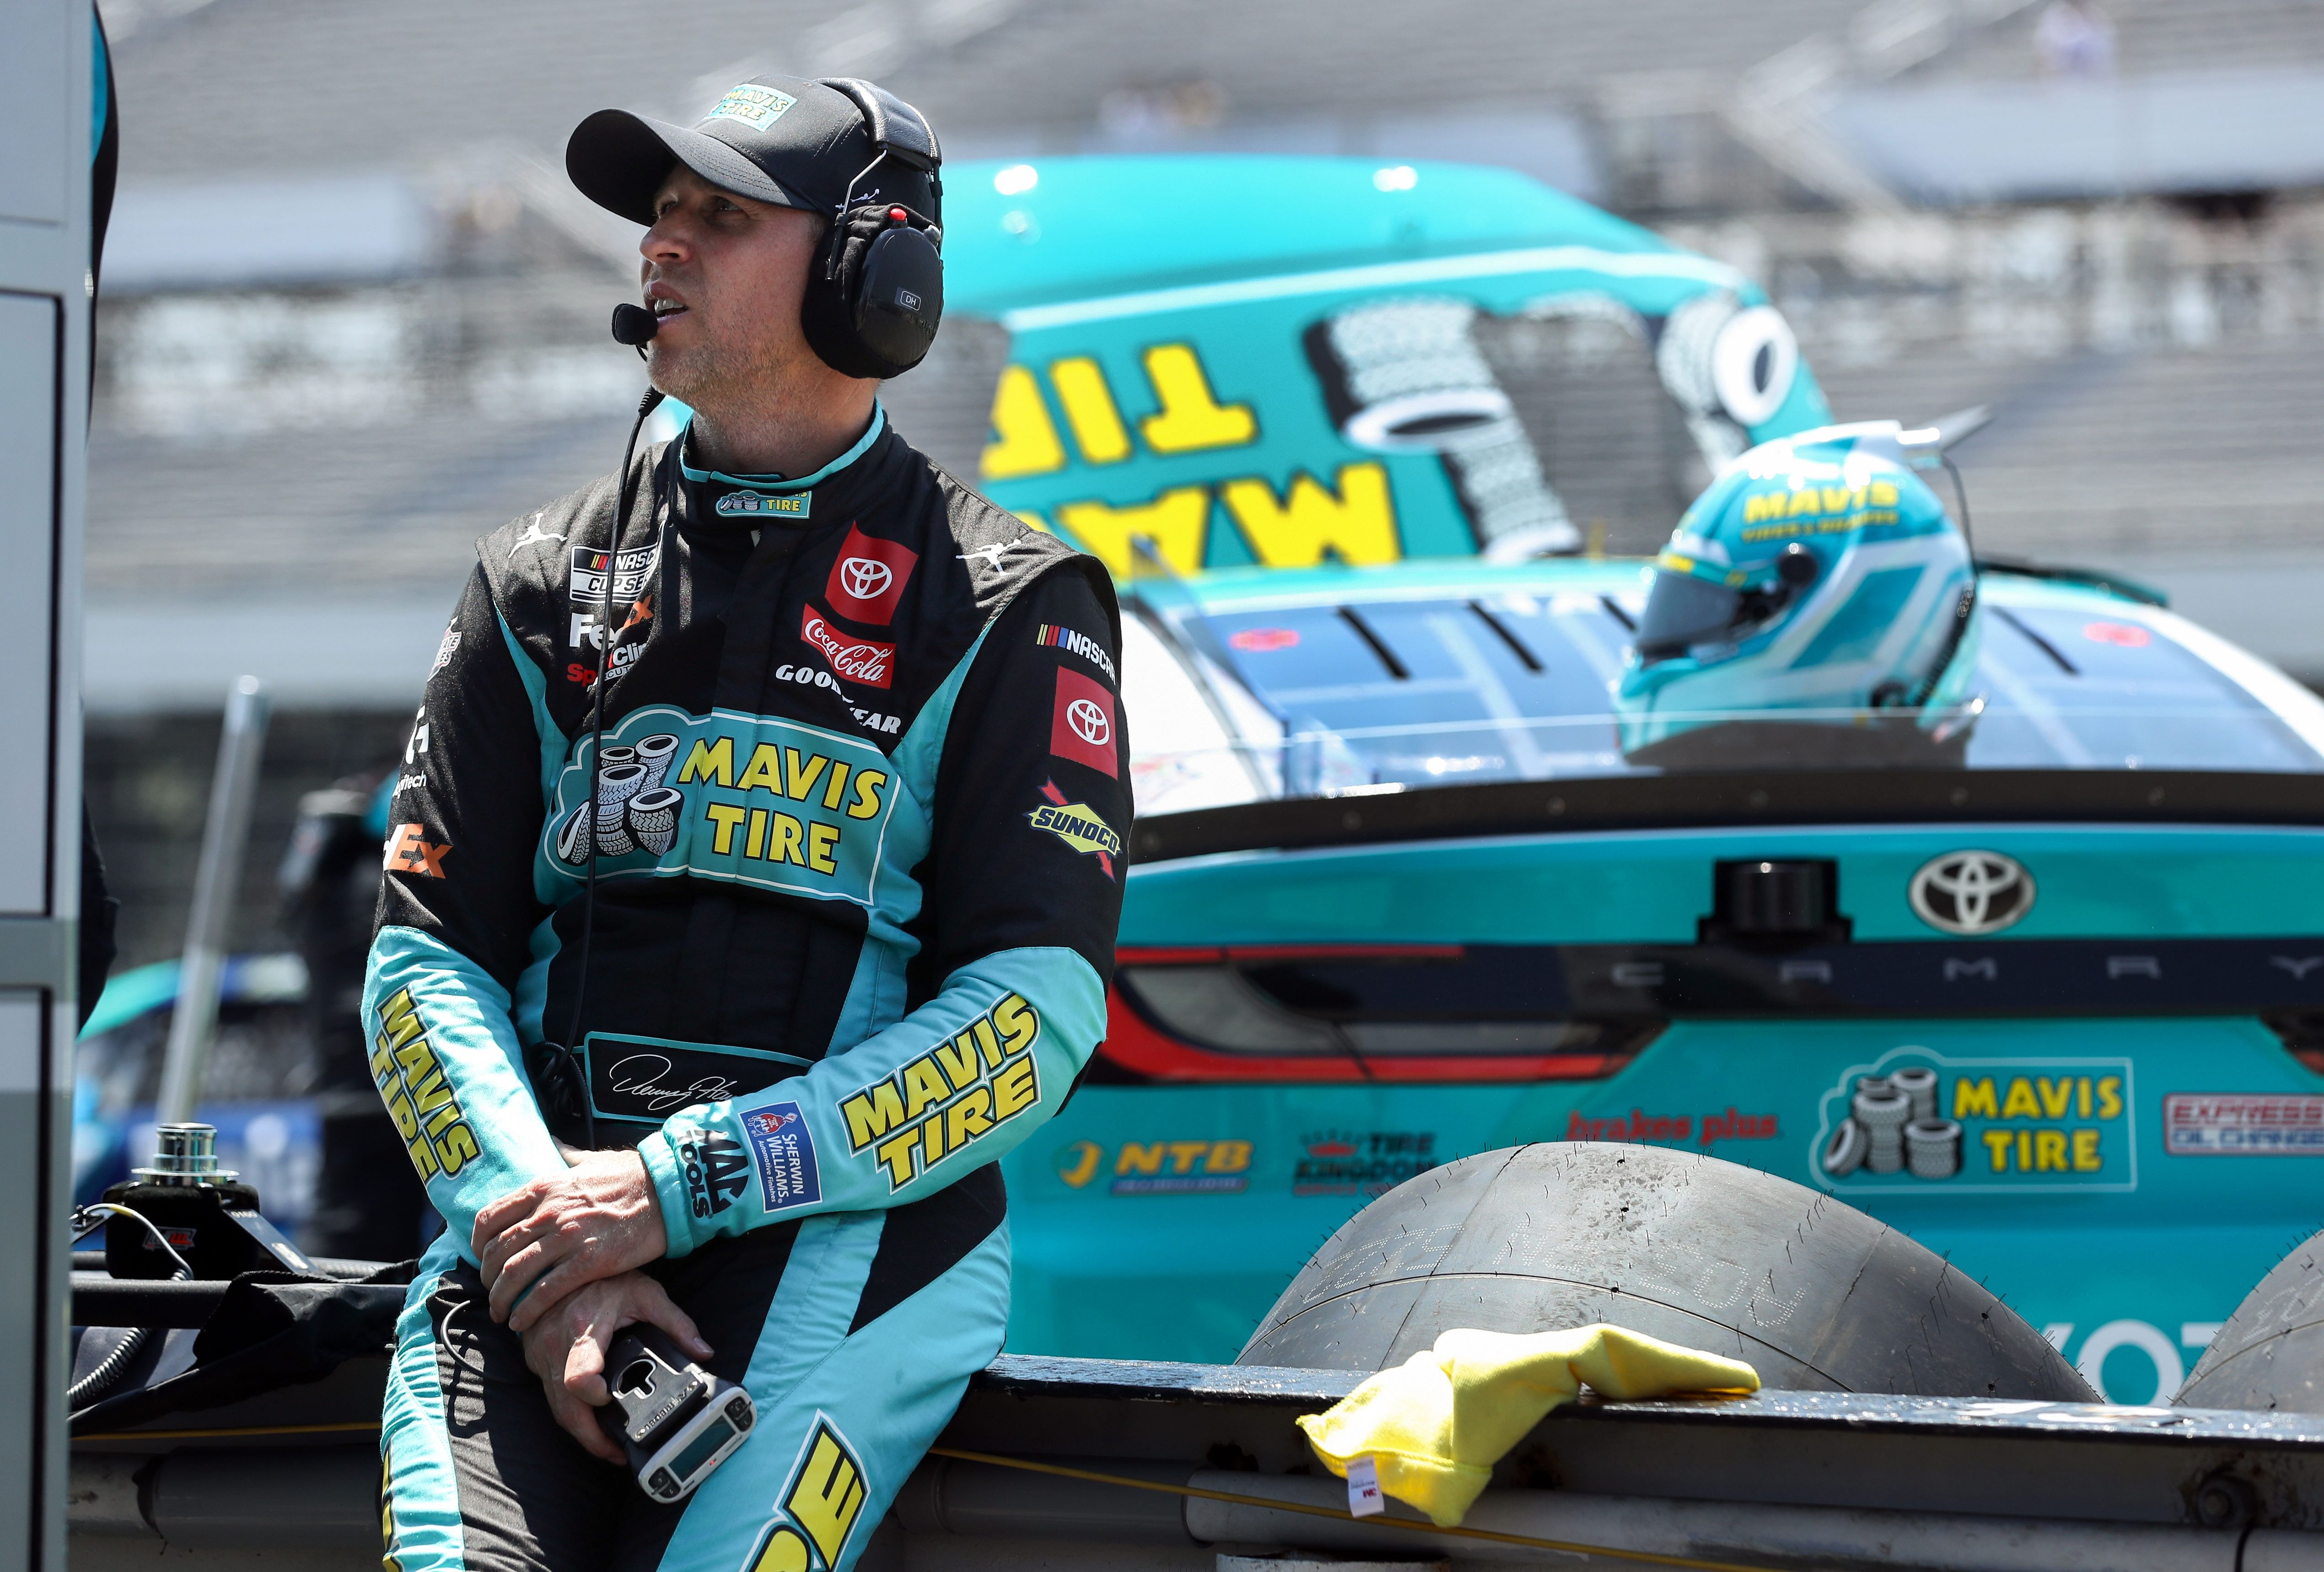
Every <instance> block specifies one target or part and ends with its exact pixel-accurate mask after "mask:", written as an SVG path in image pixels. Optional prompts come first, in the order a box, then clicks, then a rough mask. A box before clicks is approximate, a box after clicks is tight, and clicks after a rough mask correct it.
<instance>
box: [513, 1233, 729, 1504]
mask: <svg viewBox="0 0 2324 1572" xmlns="http://www.w3.org/2000/svg"><path fill="white" fill-rule="evenodd" d="M539 1300H540V1296H539V1294H535V1295H533V1296H532V1299H530V1300H528V1301H527V1302H526V1308H527V1310H528V1311H529V1312H530V1316H531V1323H532V1324H531V1326H530V1327H529V1328H528V1329H527V1330H526V1332H525V1334H524V1362H525V1364H526V1366H527V1367H528V1368H529V1369H530V1370H531V1372H532V1373H534V1374H535V1375H538V1376H539V1377H540V1387H541V1390H542V1391H543V1392H547V1393H548V1394H549V1412H550V1413H551V1414H553V1415H555V1416H556V1419H557V1422H558V1424H560V1425H562V1426H564V1427H565V1431H566V1433H567V1435H569V1436H571V1437H572V1438H574V1439H575V1440H576V1441H578V1442H580V1443H581V1445H582V1447H583V1448H584V1449H585V1450H586V1451H587V1452H588V1454H589V1455H590V1456H593V1457H602V1458H604V1460H605V1461H606V1462H608V1463H625V1462H627V1461H628V1459H627V1458H626V1457H624V1456H622V1449H621V1447H618V1446H616V1445H615V1444H614V1443H613V1438H611V1437H609V1436H608V1435H606V1434H605V1432H604V1429H603V1428H601V1427H600V1426H599V1425H598V1423H597V1414H596V1410H598V1409H600V1408H602V1407H604V1405H605V1404H606V1403H607V1402H608V1401H612V1398H613V1393H612V1392H608V1391H607V1390H606V1387H605V1350H606V1349H607V1348H609V1347H611V1346H612V1345H613V1334H615V1333H616V1332H619V1331H620V1330H621V1329H622V1327H630V1326H635V1325H636V1324H637V1323H638V1322H640V1321H645V1322H648V1323H650V1324H651V1325H653V1326H656V1327H660V1328H661V1329H662V1330H663V1331H665V1332H667V1333H669V1335H670V1336H673V1337H675V1338H677V1339H678V1342H679V1343H680V1344H681V1345H684V1347H685V1348H686V1349H687V1352H688V1353H690V1354H692V1355H694V1356H695V1357H696V1359H707V1358H709V1357H710V1345H709V1344H707V1343H705V1342H704V1341H703V1340H702V1334H701V1332H700V1331H698V1330H697V1329H696V1327H695V1325H694V1318H692V1317H690V1316H688V1315H687V1313H686V1312H685V1311H684V1310H681V1309H679V1308H678V1306H677V1305H675V1304H673V1303H672V1302H671V1301H670V1297H669V1294H668V1293H666V1292H664V1291H663V1290H662V1286H661V1284H659V1283H658V1282H656V1281H654V1280H653V1279H651V1278H650V1277H648V1276H647V1275H646V1274H645V1273H643V1272H641V1271H624V1272H621V1273H618V1274H616V1275H614V1276H613V1277H607V1278H601V1279H599V1280H598V1281H595V1282H591V1283H587V1284H585V1285H584V1286H582V1287H580V1288H577V1289H576V1290H573V1291H572V1292H571V1293H569V1294H567V1295H566V1296H565V1297H564V1298H563V1299H558V1301H557V1302H556V1303H555V1304H553V1305H549V1307H548V1308H545V1309H539V1310H534V1309H532V1306H534V1305H536V1304H538V1303H539Z"/></svg>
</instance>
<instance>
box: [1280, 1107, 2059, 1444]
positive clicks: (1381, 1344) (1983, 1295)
mask: <svg viewBox="0 0 2324 1572" xmlns="http://www.w3.org/2000/svg"><path fill="white" fill-rule="evenodd" d="M1597 1321H1604V1322H1608V1323H1609V1324H1611V1325H1614V1326H1618V1327H1628V1328H1629V1329H1630V1330H1632V1331H1636V1332H1644V1333H1646V1335H1648V1336H1654V1337H1660V1338H1662V1339H1663V1340H1665V1342H1670V1343H1676V1344H1679V1345H1683V1346H1684V1347H1689V1348H1699V1349H1703V1350H1705V1351H1707V1352H1710V1353H1713V1354H1722V1355H1728V1356H1729V1357H1730V1358H1737V1359H1744V1360H1748V1361H1749V1362H1750V1364H1751V1365H1752V1367H1753V1368H1754V1369H1756V1370H1757V1372H1758V1373H1759V1379H1760V1381H1761V1382H1763V1383H1765V1384H1766V1386H1768V1387H1770V1388H1773V1389H1775V1390H1780V1391H1795V1392H1898V1393H1905V1394H1911V1395H1915V1396H1923V1397H1997V1398H2031V1399H2040V1400H2044V1401H2067V1402H2095V1401H2098V1394H2097V1393H2095V1392H2092V1391H2091V1390H2090V1388H2089V1384H2088V1383H2087V1382H2084V1381H2083V1380H2082V1378H2081V1377H2080V1375H2078V1374H2077V1373H2075V1372H2074V1368H2073V1366H2071V1365H2070V1364H2067V1363H2066V1361H2065V1360H2064V1359H2063V1358H2062V1357H2061V1355H2059V1353H2058V1351H2057V1350H2056V1349H2054V1348H2052V1347H2051V1346H2050V1345H2049V1344H2048V1343H2046V1342H2044V1341H2043V1338H2042V1335H2041V1334H2040V1333H2038V1332H2036V1331H2035V1330H2034V1329H2033V1327H2030V1326H2028V1325H2026V1323H2025V1322H2024V1319H2023V1318H2020V1317H2019V1316H2018V1315H2017V1313H2016V1312H2015V1311H2014V1310H2012V1309H2010V1308H2008V1307H2007V1306H2006V1305H2004V1304H2002V1303H2001V1301H2000V1300H1998V1299H1995V1298H1994V1297H1993V1296H1992V1295H1991V1294H1989V1293H1987V1292H1986V1291H1985V1290H1983V1289H1981V1288H1979V1287H1978V1285H1977V1284H1976V1282H1974V1281H1971V1280H1970V1279H1969V1278H1967V1277H1965V1276H1963V1275H1962V1274H1961V1273H1960V1272H1959V1271H1955V1270H1954V1269H1953V1268H1952V1267H1951V1266H1950V1265H1949V1264H1947V1263H1946V1262H1944V1261H1942V1260H1941V1259H1939V1258H1938V1257H1937V1256H1936V1255H1934V1254H1932V1253H1931V1252H1929V1251H1928V1250H1925V1249H1923V1247H1922V1246H1920V1245H1918V1244H1914V1243H1913V1241H1912V1240H1910V1239H1907V1238H1906V1237H1904V1235H1903V1234H1899V1233H1897V1232H1896V1231H1895V1229H1893V1228H1891V1227H1889V1226H1888V1225H1886V1224H1885V1223H1880V1222H1877V1221H1876V1220H1875V1219H1873V1218H1871V1217H1869V1216H1866V1215H1865V1214H1864V1213H1862V1212H1859V1211H1858V1210H1856V1209H1855V1208H1854V1207H1849V1206H1847V1205H1846V1204H1844V1203H1842V1202H1840V1201H1836V1200H1834V1199H1832V1198H1831V1197H1829V1196H1825V1195H1821V1194H1819V1193H1817V1192H1816V1191H1814V1190H1811V1189H1808V1188H1805V1187H1803V1186H1801V1185H1795V1184H1793V1183H1791V1182H1790V1181H1789V1180H1787V1179H1776V1178H1774V1177H1773V1176H1771V1175H1768V1174H1764V1173H1760V1172H1758V1171H1757V1170H1753V1169H1748V1168H1743V1167H1740V1166H1738V1164H1735V1163H1731V1162H1722V1161H1719V1160H1718V1159H1716V1158H1710V1157H1700V1156H1695V1155H1692V1154H1691V1153H1687V1152H1683V1151H1667V1150H1665V1149H1664V1148H1661V1147H1654V1146H1628V1145H1598V1144H1586V1143H1574V1142H1553V1143H1544V1144H1540V1145H1535V1146H1522V1147H1512V1148H1509V1149H1508V1150H1506V1151H1489V1152H1486V1153H1484V1154H1482V1155H1480V1156H1477V1157H1469V1158H1463V1159H1462V1160H1461V1161H1457V1162H1452V1163H1448V1164H1446V1165H1445V1166H1444V1167H1443V1168H1439V1169H1433V1170H1430V1171H1429V1172H1427V1173H1425V1174H1422V1175H1421V1176H1419V1177H1418V1178H1416V1179H1409V1180H1407V1181H1406V1182H1405V1183H1403V1184H1401V1185H1398V1186H1397V1188H1395V1189H1393V1190H1391V1191H1389V1192H1388V1194H1387V1195H1385V1196H1382V1197H1380V1198H1379V1200H1377V1201H1374V1202H1373V1203H1372V1204H1371V1205H1370V1206H1369V1207H1365V1208H1364V1210H1363V1211H1361V1212H1360V1213H1359V1214H1357V1215H1356V1216H1354V1217H1353V1218H1351V1220H1350V1221H1349V1222H1348V1223H1347V1225H1345V1226H1344V1227H1342V1228H1341V1229H1340V1231H1339V1232H1338V1233H1336V1234H1333V1235H1332V1237H1331V1239H1330V1240H1329V1241H1327V1242H1326V1243H1325V1244H1324V1245H1323V1248H1322V1249H1321V1250H1319V1251H1317V1252H1316V1253H1315V1257H1314V1260H1313V1261H1310V1262H1308V1263H1307V1265H1306V1267H1305V1270H1303V1271H1301V1272H1300V1273H1299V1275H1298V1276H1297V1277H1296V1278H1295V1279H1293V1280H1292V1283H1291V1286H1290V1287H1289V1288H1287V1289H1286V1290H1284V1292H1283V1297H1282V1298H1281V1299H1277V1301H1276V1304H1275V1308H1273V1309H1272V1310H1270V1311H1268V1315H1267V1318H1266V1319H1265V1320H1263V1321H1262V1322H1260V1323H1259V1330H1258V1332H1257V1333H1256V1334H1254V1335H1253V1336H1252V1337H1251V1339H1250V1343H1249V1344H1247V1345H1245V1346H1244V1348H1243V1351H1242V1354H1241V1355H1240V1359H1239V1360H1238V1363H1240V1364H1277V1365H1290V1366H1296V1367H1305V1368H1311V1369H1326V1370H1366V1371H1369V1370H1380V1369H1385V1368H1386V1367H1388V1365H1391V1364H1400V1363H1402V1362H1403V1361H1404V1360H1406V1359H1407V1358H1409V1357H1411V1355H1414V1354H1416V1353H1418V1352H1420V1351H1421V1350H1423V1349H1425V1348H1427V1347H1428V1346H1430V1345H1432V1344H1434V1342H1435V1341H1436V1337H1437V1335H1438V1334H1439V1333H1442V1332H1445V1331H1448V1330H1450V1329H1452V1327H1480V1328H1483V1329H1485V1330H1488V1331H1495V1332H1542V1331H1549V1330H1552V1329H1554V1328H1559V1327H1582V1326H1588V1325H1590V1324H1591V1323H1592V1322H1597Z"/></svg>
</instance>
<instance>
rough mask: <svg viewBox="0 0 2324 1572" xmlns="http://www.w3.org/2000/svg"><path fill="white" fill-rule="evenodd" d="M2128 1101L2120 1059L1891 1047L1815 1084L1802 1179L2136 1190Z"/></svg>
mask: <svg viewBox="0 0 2324 1572" xmlns="http://www.w3.org/2000/svg"><path fill="white" fill-rule="evenodd" d="M2319 1101H2324V1099H2319ZM2131 1106H2132V1098H2131V1065H2130V1060H2129V1059H2079V1058H2076V1059H1950V1058H1947V1057H1946V1056H1945V1055H1942V1054H1939V1053H1933V1052H1932V1051H1930V1050H1927V1049H1923V1048H1900V1049H1896V1050H1893V1051H1891V1052H1889V1053H1886V1054H1884V1055H1882V1056H1881V1058H1880V1059H1879V1061H1878V1062H1877V1064H1869V1065H1855V1066H1852V1067H1850V1068H1849V1070H1848V1071H1847V1073H1846V1074H1844V1075H1843V1076H1841V1077H1840V1081H1839V1083H1838V1084H1837V1085H1836V1086H1834V1087H1831V1089H1830V1090H1829V1091H1827V1092H1825V1093H1824V1095H1823V1098H1822V1102H1821V1121H1820V1123H1819V1124H1818V1126H1817V1129H1816V1133H1815V1136H1814V1139H1813V1141H1812V1143H1811V1145H1810V1148H1809V1153H1810V1155H1809V1170H1810V1178H1811V1179H1812V1181H1813V1182H1815V1183H1818V1184H1821V1185H1822V1186H1823V1187H1824V1188H1827V1189H1831V1190H1833V1191H1834V1192H1836V1193H1837V1194H1840V1195H1842V1196H1851V1195H1857V1194H1863V1193H1877V1192H1886V1191H1899V1190H1905V1191H1909V1190H1914V1189H1922V1188H1925V1187H1928V1186H1930V1185H1934V1184H1942V1185H1943V1186H1944V1187H1945V1188H1946V1189H1947V1190H1948V1192H1950V1193H1955V1194H1973V1193H1994V1192H2004V1191H2007V1192H2019V1193H2024V1192H2040V1191H2050V1190H2061V1189H2063V1190H2078V1191H2082V1190H2131V1189H2135V1188H2137V1187H2138V1153H2137V1144H2136V1129H2135V1121H2134V1119H2133V1115H2132V1111H2131Z"/></svg>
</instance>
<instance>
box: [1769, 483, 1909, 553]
mask: <svg viewBox="0 0 2324 1572" xmlns="http://www.w3.org/2000/svg"><path fill="white" fill-rule="evenodd" d="M1743 522H1744V530H1743V539H1744V540H1746V541H1784V540H1789V539H1791V538H1793V537H1794V536H1797V535H1840V534H1845V533H1847V532H1849V531H1850V530H1861V529H1867V528H1868V527H1870V526H1872V525H1874V524H1893V523H1895V522H1896V487H1895V485H1894V483H1892V482H1889V481H1886V480H1876V481H1873V482H1872V483H1871V484H1869V485H1859V486H1855V487H1852V488H1851V487H1849V486H1845V485H1803V486H1801V487H1800V488H1799V489H1797V490H1796V491H1792V490H1785V491H1770V492H1763V493H1761V494H1760V495H1757V496H1747V497H1745V498H1744V499H1743Z"/></svg>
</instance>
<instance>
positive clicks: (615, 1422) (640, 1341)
mask: <svg viewBox="0 0 2324 1572" xmlns="http://www.w3.org/2000/svg"><path fill="white" fill-rule="evenodd" d="M605 1385H606V1386H607V1387H608V1388H609V1389H610V1390H611V1391H612V1392H613V1401H611V1402H609V1403H607V1404H606V1405H605V1406H604V1408H601V1409H599V1410H597V1422H598V1424H600V1425H602V1426H604V1430H605V1434H606V1435H608V1436H610V1437H612V1438H613V1440H614V1441H615V1442H617V1443H618V1444H619V1445H620V1446H621V1448H622V1452H623V1453H624V1454H625V1455H626V1456H628V1457H629V1460H630V1472H631V1473H632V1475H635V1476H636V1478H637V1482H638V1488H639V1489H641V1490H642V1491H644V1492H645V1493H647V1494H648V1495H650V1496H651V1497H653V1499H654V1500H656V1501H659V1502H677V1501H684V1500H685V1499H686V1498H687V1496H689V1495H691V1494H692V1493H694V1487H695V1486H696V1485H697V1484H701V1483H702V1482H703V1481H704V1480H705V1479H707V1478H709V1477H710V1475H711V1473H712V1471H713V1470H715V1469H716V1468H717V1466H719V1465H720V1464H721V1463H724V1461H726V1459H727V1457H728V1456H729V1455H731V1454H732V1453H733V1450H734V1449H735V1448H736V1447H740V1446H741V1445H742V1443H743V1442H744V1441H747V1440H749V1439H750V1438H751V1427H752V1425H754V1424H756V1423H757V1422H758V1417H759V1416H758V1410H757V1409H756V1408H754V1407H753V1406H752V1402H751V1394H750V1393H749V1392H745V1391H743V1390H742V1388H741V1387H739V1386H736V1385H735V1384H734V1383H733V1382H731V1381H722V1380H720V1379H719V1378H718V1377H717V1376H715V1375H713V1374H711V1373H709V1372H708V1371H706V1370H705V1369H703V1368H702V1367H701V1366H700V1365H698V1364H695V1363H694V1362H693V1361H692V1360H690V1359H688V1358H687V1356H686V1355H685V1354H684V1353H682V1352H681V1351H680V1350H679V1348H678V1345H677V1343H676V1342H674V1341H672V1340H671V1338H670V1336H669V1334H668V1333H666V1332H664V1331H662V1329H661V1328H660V1327H651V1326H645V1325H639V1326H635V1327H624V1328H622V1331H621V1332H620V1334H618V1335H617V1336H615V1337H614V1338H613V1347H612V1348H610V1349H609V1350H607V1351H606V1355H605Z"/></svg>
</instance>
